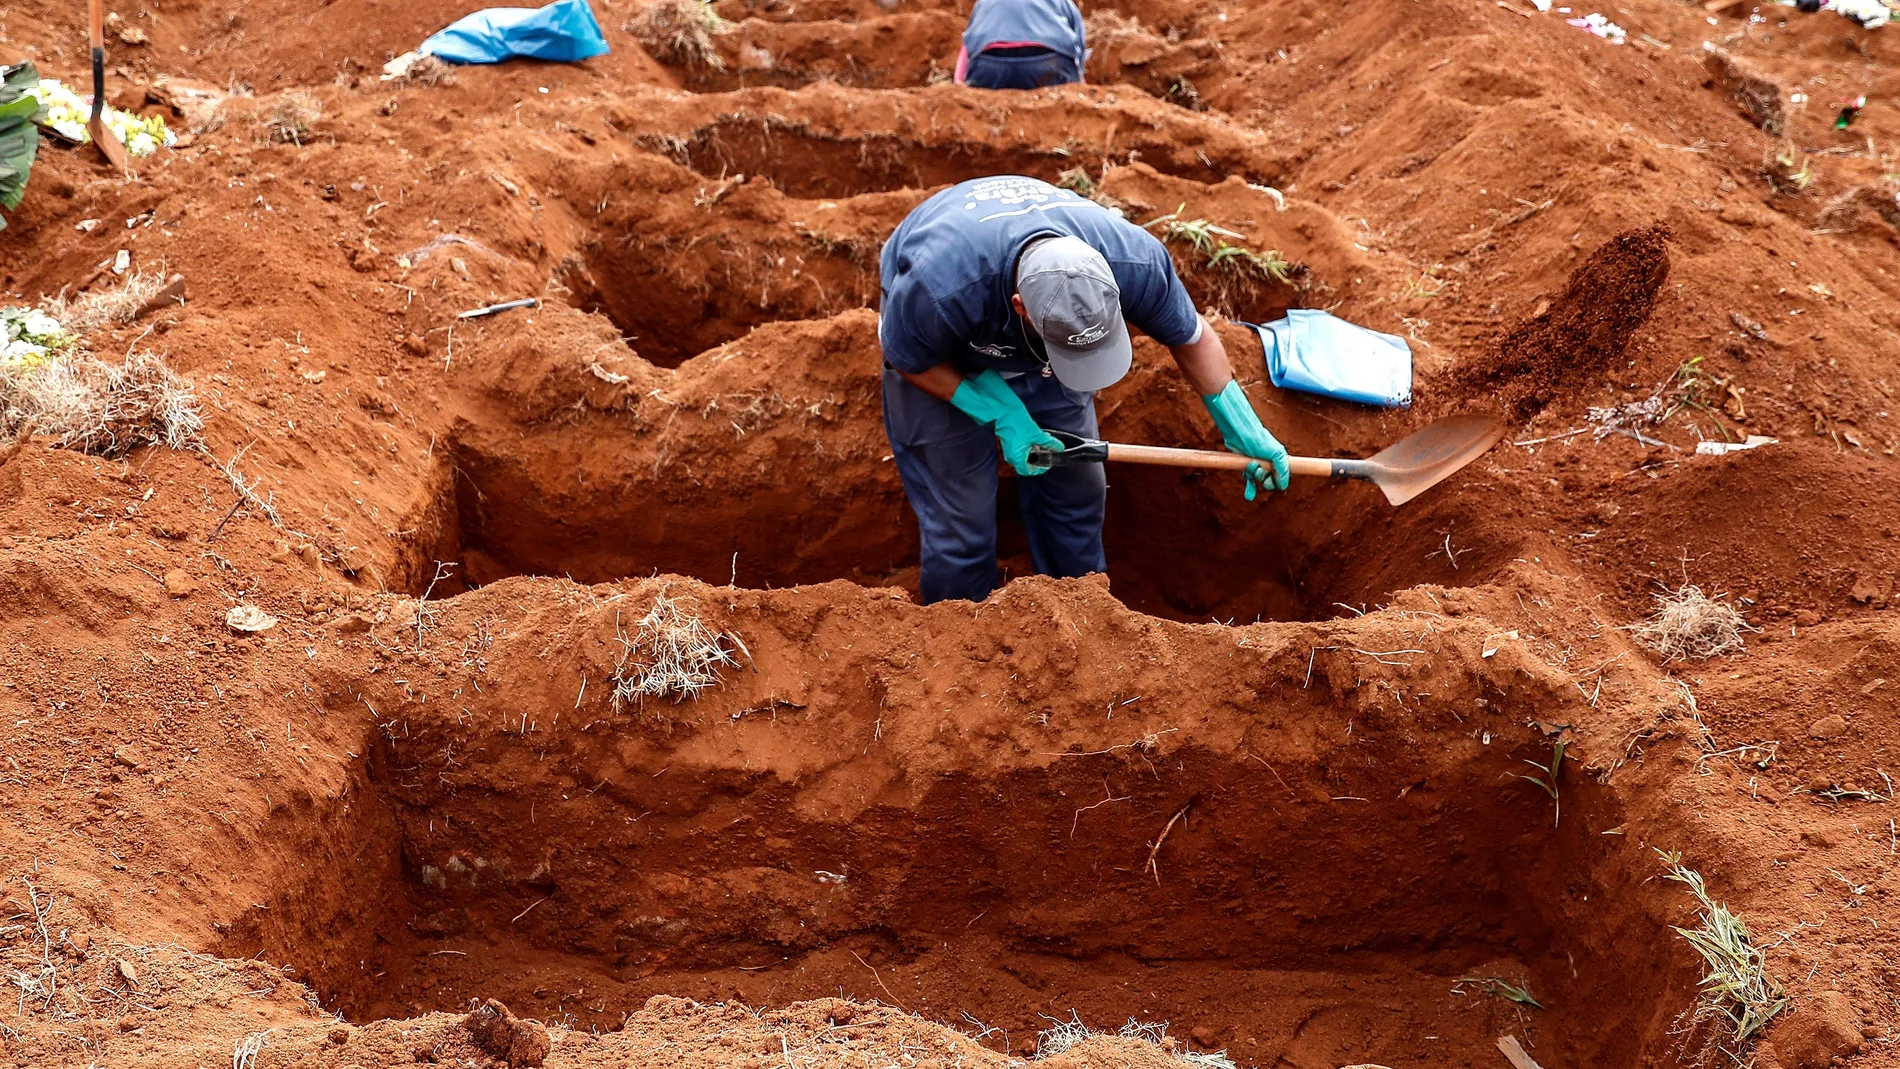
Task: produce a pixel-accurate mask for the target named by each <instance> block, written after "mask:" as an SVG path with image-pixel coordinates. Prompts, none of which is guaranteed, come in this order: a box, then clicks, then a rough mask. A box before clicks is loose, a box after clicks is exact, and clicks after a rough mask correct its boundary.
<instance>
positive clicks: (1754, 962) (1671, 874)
mask: <svg viewBox="0 0 1900 1069" xmlns="http://www.w3.org/2000/svg"><path fill="white" fill-rule="evenodd" d="M1656 855H1657V856H1658V857H1659V858H1661V859H1662V863H1663V867H1664V868H1666V869H1667V870H1668V871H1667V873H1666V874H1665V878H1666V879H1671V880H1674V881H1676V882H1677V883H1680V884H1682V885H1684V886H1686V887H1687V888H1689V893H1690V894H1692V895H1694V896H1695V900H1696V903H1697V905H1698V906H1699V907H1700V909H1701V915H1700V916H1699V917H1698V918H1697V921H1698V923H1697V924H1696V926H1695V927H1693V928H1676V929H1675V931H1676V934H1677V935H1680V936H1682V937H1683V938H1684V939H1687V940H1688V941H1689V945H1690V946H1692V947H1694V948H1695V951H1696V953H1697V954H1700V955H1702V961H1703V964H1704V965H1706V966H1707V967H1708V973H1707V975H1705V976H1703V977H1702V982H1701V987H1702V1004H1701V1006H1700V1007H1699V1009H1698V1015H1699V1016H1701V1017H1704V1018H1709V1019H1717V1020H1720V1021H1723V1022H1725V1023H1726V1025H1727V1026H1728V1028H1729V1029H1730V1030H1732V1031H1733V1033H1734V1040H1735V1042H1737V1043H1747V1042H1748V1041H1749V1040H1751V1039H1753V1038H1754V1037H1755V1036H1756V1035H1757V1034H1758V1033H1760V1032H1761V1030H1762V1029H1763V1028H1765V1027H1767V1025H1768V1022H1769V1021H1771V1020H1773V1019H1774V1017H1775V1015H1776V1014H1778V1013H1780V1012H1781V1011H1782V1010H1784V1009H1786V1008H1787V1007H1788V996H1787V993H1786V992H1785V991H1783V990H1782V988H1781V985H1780V984H1777V983H1776V982H1775V981H1774V980H1773V979H1772V978H1771V977H1769V975H1768V970H1767V968H1766V964H1765V962H1764V961H1763V960H1762V952H1761V948H1759V947H1757V946H1756V945H1755V941H1754V939H1753V938H1752V937H1751V936H1750V935H1749V932H1748V925H1747V924H1745V923H1743V922H1742V919H1741V918H1740V917H1737V916H1736V915H1735V914H1734V913H1732V912H1730V911H1729V908H1728V906H1727V905H1725V904H1723V903H1720V902H1717V901H1715V900H1714V899H1712V898H1710V897H1709V890H1708V887H1707V886H1706V885H1705V884H1704V883H1703V881H1702V874H1701V873H1699V872H1697V871H1695V870H1694V869H1691V868H1688V867H1686V866H1685V865H1683V863H1682V854H1681V853H1678V852H1669V851H1663V850H1658V851H1656ZM1672 927H1674V926H1673V925H1672Z"/></svg>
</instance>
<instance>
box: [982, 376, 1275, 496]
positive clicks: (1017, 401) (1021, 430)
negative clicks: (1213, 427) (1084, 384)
mask: <svg viewBox="0 0 1900 1069" xmlns="http://www.w3.org/2000/svg"><path fill="white" fill-rule="evenodd" d="M950 403H951V404H953V405H955V406H957V408H958V409H959V410H960V411H962V412H963V414H964V415H966V416H969V417H970V418H971V419H973V420H975V421H977V422H978V423H981V424H983V425H984V426H985V427H988V428H989V429H991V430H992V431H995V432H996V440H997V441H998V442H1001V443H1002V446H1003V459H1004V460H1007V461H1009V466H1010V467H1012V468H1015V469H1016V474H1018V475H1041V474H1042V473H1043V472H1045V471H1048V470H1049V469H1048V468H1047V467H1045V466H1043V465H1041V464H1031V463H1030V462H1029V450H1030V449H1031V448H1034V447H1041V448H1043V449H1048V450H1050V451H1052V452H1056V453H1060V452H1062V443H1061V442H1059V441H1057V440H1056V439H1055V437H1054V436H1053V435H1051V434H1050V433H1049V432H1048V431H1045V430H1043V429H1042V428H1041V427H1038V426H1037V425H1036V420H1035V418H1034V417H1032V416H1031V415H1030V414H1029V409H1027V408H1025V407H1024V406H1023V399H1022V398H1020V397H1018V396H1016V391H1015V390H1012V389H1010V388H1009V383H1007V382H1005V381H1003V376H1002V375H1000V374H998V373H997V372H995V371H985V372H983V373H982V374H980V375H978V376H976V377H975V378H970V379H964V380H963V384H962V385H960V386H958V387H957V392H956V393H955V394H953V395H951V398H950ZM1282 455H1284V454H1282Z"/></svg>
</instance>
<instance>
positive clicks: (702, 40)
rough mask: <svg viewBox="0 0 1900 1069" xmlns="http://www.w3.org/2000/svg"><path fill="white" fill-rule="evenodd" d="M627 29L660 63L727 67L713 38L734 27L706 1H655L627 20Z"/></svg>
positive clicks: (708, 68) (706, 67)
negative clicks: (714, 44)
mask: <svg viewBox="0 0 1900 1069" xmlns="http://www.w3.org/2000/svg"><path fill="white" fill-rule="evenodd" d="M626 29H627V32H628V33H630V34H632V35H633V36H634V39H635V40H637V41H639V42H640V43H641V44H642V45H644V46H646V50H647V51H648V52H649V53H651V54H652V56H653V58H654V59H657V60H659V61H660V62H661V63H668V64H673V65H675V66H681V67H698V68H702V69H705V70H716V71H717V70H725V69H726V62H725V60H723V59H720V58H719V50H718V49H717V48H715V47H714V46H713V40H712V39H713V38H714V37H717V36H719V35H721V34H724V33H728V32H730V31H731V29H732V27H731V25H730V24H728V23H727V22H726V20H725V19H722V18H720V17H719V14H718V12H716V11H714V10H713V8H712V5H711V4H709V3H706V2H705V0H654V2H653V3H650V4H648V5H646V6H645V7H643V8H641V9H640V10H639V11H637V12H635V13H634V16H633V18H631V19H629V20H627V27H626Z"/></svg>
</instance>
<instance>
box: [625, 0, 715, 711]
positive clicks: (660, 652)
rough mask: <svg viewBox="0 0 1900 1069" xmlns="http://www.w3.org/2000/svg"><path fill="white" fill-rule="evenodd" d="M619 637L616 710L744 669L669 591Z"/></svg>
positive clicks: (680, 693) (682, 694)
mask: <svg viewBox="0 0 1900 1069" xmlns="http://www.w3.org/2000/svg"><path fill="white" fill-rule="evenodd" d="M695 2H697V0H695ZM614 637H615V638H616V639H618V640H619V642H620V645H621V650H620V655H619V657H617V658H616V659H615V661H614V674H613V682H614V704H615V705H616V706H618V705H621V704H623V703H625V702H641V701H644V700H645V699H647V698H672V699H673V700H674V701H684V700H685V699H687V698H697V697H699V695H700V694H701V693H702V692H703V691H705V690H707V689H708V688H710V687H713V686H716V685H717V684H718V683H719V681H720V679H721V676H720V669H722V668H736V667H737V666H738V664H739V662H738V660H737V658H735V657H734V656H733V653H734V652H735V651H743V650H744V649H745V644H744V643H742V642H740V641H739V639H738V636H736V635H733V634H730V633H727V632H720V631H714V630H713V629H712V628H710V627H707V626H706V624H705V622H704V621H702V620H701V619H700V618H699V615H698V613H696V612H694V611H693V609H692V606H691V605H690V603H688V602H686V601H684V600H682V599H680V598H671V597H668V596H667V595H666V592H665V591H661V592H660V593H659V594H658V595H657V596H655V597H654V599H653V607H652V608H650V609H648V610H647V614H646V615H645V616H643V617H641V618H640V621H639V623H637V624H636V625H635V627H634V634H633V637H632V638H628V637H627V634H626V632H625V631H624V630H623V629H622V628H621V627H620V620H619V617H618V616H617V615H616V617H615V619H614Z"/></svg>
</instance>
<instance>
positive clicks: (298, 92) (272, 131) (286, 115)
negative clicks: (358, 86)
mask: <svg viewBox="0 0 1900 1069" xmlns="http://www.w3.org/2000/svg"><path fill="white" fill-rule="evenodd" d="M322 118H323V103H322V101H319V100H318V99H317V97H316V94H314V93H312V92H310V91H309V90H307V89H291V90H288V91H286V92H285V93H284V94H283V95H281V96H279V97H278V98H277V99H276V101H275V102H273V103H272V104H271V106H270V107H267V108H265V109H264V110H263V111H261V112H259V113H258V116H257V121H258V125H259V126H260V127H262V128H263V131H264V137H265V139H266V140H268V141H278V142H282V143H284V144H287V145H296V146H298V147H299V148H301V147H303V143H304V142H305V141H307V140H309V138H310V130H311V128H312V127H313V126H315V125H316V124H317V121H318V120H320V119H322Z"/></svg>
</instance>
